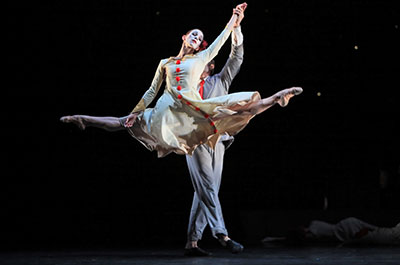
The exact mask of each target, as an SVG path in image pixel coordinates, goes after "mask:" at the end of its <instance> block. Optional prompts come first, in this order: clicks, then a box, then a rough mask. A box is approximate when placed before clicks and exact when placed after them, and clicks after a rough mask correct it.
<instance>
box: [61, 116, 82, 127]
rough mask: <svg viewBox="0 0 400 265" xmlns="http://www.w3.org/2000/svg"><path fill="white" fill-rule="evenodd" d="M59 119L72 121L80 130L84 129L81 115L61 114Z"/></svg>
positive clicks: (67, 121) (66, 121)
mask: <svg viewBox="0 0 400 265" xmlns="http://www.w3.org/2000/svg"><path fill="white" fill-rule="evenodd" d="M60 121H61V122H64V123H73V124H75V125H76V126H78V128H79V129H81V130H85V128H86V125H85V123H84V122H83V119H82V117H81V115H72V116H63V117H61V118H60Z"/></svg>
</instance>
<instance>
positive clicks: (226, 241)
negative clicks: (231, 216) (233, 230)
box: [218, 234, 244, 254]
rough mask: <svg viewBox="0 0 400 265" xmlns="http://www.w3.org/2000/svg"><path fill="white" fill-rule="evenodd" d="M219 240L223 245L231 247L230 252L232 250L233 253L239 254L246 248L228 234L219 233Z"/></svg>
mask: <svg viewBox="0 0 400 265" xmlns="http://www.w3.org/2000/svg"><path fill="white" fill-rule="evenodd" d="M218 241H219V242H220V243H221V245H222V246H224V247H225V248H227V249H229V250H230V252H232V253H233V254H238V253H240V252H243V250H244V247H243V245H242V244H240V243H238V242H236V241H234V240H232V239H230V238H229V237H228V236H226V235H223V234H219V235H218Z"/></svg>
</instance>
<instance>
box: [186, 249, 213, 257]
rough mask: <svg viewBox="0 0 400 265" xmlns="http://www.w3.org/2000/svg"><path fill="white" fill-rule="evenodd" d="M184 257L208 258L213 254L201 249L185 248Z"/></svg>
mask: <svg viewBox="0 0 400 265" xmlns="http://www.w3.org/2000/svg"><path fill="white" fill-rule="evenodd" d="M184 255H185V256H187V257H208V256H211V255H212V254H211V253H210V252H207V251H205V250H204V249H201V248H199V247H195V248H185V252H184Z"/></svg>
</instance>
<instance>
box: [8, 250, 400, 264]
mask: <svg viewBox="0 0 400 265" xmlns="http://www.w3.org/2000/svg"><path fill="white" fill-rule="evenodd" d="M208 250H209V251H212V252H213V255H212V256H211V257H205V258H188V257H184V256H183V254H182V253H183V252H182V249H179V248H156V249H152V248H136V249H123V250H115V249H114V250H110V249H108V250H106V249H104V250H90V251H88V250H85V251H82V250H57V251H54V250H53V251H43V250H42V251H21V252H17V251H14V252H8V253H2V254H1V258H0V262H1V264H2V265H36V264H37V265H75V264H79V265H81V264H82V265H120V264H121V265H125V264H126V265H128V264H129V265H131V264H132V265H134V264H139V265H156V264H162V265H165V264H174V265H180V264H196V265H201V264H208V265H214V264H215V265H217V264H218V265H221V264H235V265H252V264H257V265H261V264H262V265H268V264H296V265H300V264H305V265H310V264H337V265H346V264H351V265H358V264H368V265H369V264H370V265H379V264H396V265H399V264H400V251H399V248H395V247H302V248H290V247H274V248H265V247H249V248H246V249H245V251H244V252H243V253H241V254H236V255H235V254H230V253H229V252H227V251H226V250H224V249H220V248H218V249H208Z"/></svg>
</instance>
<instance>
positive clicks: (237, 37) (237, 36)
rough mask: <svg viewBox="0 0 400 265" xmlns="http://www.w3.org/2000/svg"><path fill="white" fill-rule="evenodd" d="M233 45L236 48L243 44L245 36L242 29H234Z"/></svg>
mask: <svg viewBox="0 0 400 265" xmlns="http://www.w3.org/2000/svg"><path fill="white" fill-rule="evenodd" d="M232 43H233V45H235V46H239V45H241V44H242V43H243V34H242V29H241V27H240V26H239V27H237V28H233V31H232Z"/></svg>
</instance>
